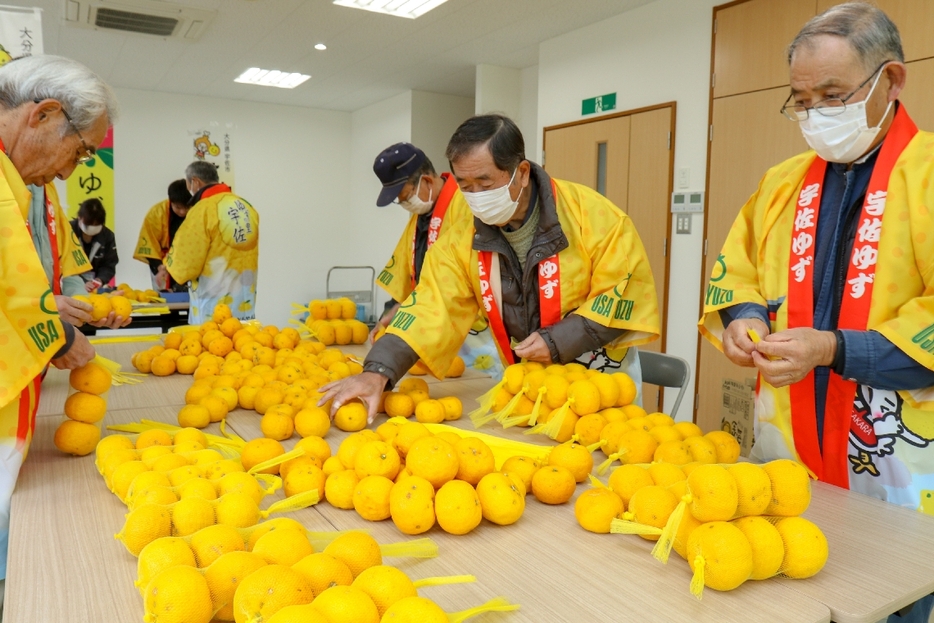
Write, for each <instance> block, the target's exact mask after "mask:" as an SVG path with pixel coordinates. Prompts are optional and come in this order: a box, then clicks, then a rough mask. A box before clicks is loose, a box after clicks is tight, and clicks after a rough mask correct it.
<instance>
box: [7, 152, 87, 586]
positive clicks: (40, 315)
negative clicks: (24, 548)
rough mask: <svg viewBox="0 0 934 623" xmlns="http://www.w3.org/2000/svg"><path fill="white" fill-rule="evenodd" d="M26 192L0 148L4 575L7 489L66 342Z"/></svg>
mask: <svg viewBox="0 0 934 623" xmlns="http://www.w3.org/2000/svg"><path fill="white" fill-rule="evenodd" d="M30 197H31V194H30V193H29V190H28V189H27V188H26V185H25V184H24V183H23V179H22V178H21V177H20V175H19V173H18V172H17V171H16V169H15V167H14V166H13V163H12V162H10V159H9V158H7V156H6V154H2V153H0V308H2V312H3V313H0V431H3V434H2V436H0V491H3V492H4V493H3V494H2V495H0V578H3V577H5V576H6V559H7V556H6V537H7V530H8V528H9V519H10V495H11V493H12V490H13V485H14V484H15V483H16V477H17V475H18V474H19V469H20V466H21V465H22V462H23V460H24V459H25V458H26V451H27V449H28V448H29V442H30V441H31V439H32V432H33V428H34V426H35V418H36V410H37V409H38V407H39V388H40V383H41V376H40V375H41V374H42V371H43V369H44V368H45V366H46V365H48V363H49V361H50V360H51V359H52V356H53V355H55V353H56V352H58V350H59V349H61V347H62V346H64V345H65V334H64V330H63V328H62V323H61V321H60V320H59V317H58V311H57V309H56V307H55V299H54V298H53V295H52V290H51V288H50V287H49V282H48V280H47V279H46V276H45V271H44V270H43V268H42V264H41V262H40V261H39V256H38V255H37V254H36V250H35V247H34V246H33V243H32V237H31V236H30V235H29V231H28V230H27V228H26V218H27V216H28V214H29V205H30ZM65 231H69V232H70V231H71V228H70V227H68V228H67V230H65ZM62 237H65V236H62Z"/></svg>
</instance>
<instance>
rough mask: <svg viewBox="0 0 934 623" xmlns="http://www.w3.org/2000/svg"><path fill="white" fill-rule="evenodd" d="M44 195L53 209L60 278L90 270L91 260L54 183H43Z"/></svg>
mask: <svg viewBox="0 0 934 623" xmlns="http://www.w3.org/2000/svg"><path fill="white" fill-rule="evenodd" d="M45 197H46V199H47V200H48V201H49V202H50V203H51V204H52V209H53V210H54V211H55V229H56V232H57V236H56V237H57V238H58V257H59V271H60V272H61V274H60V275H59V277H60V278H65V277H73V276H75V275H80V274H81V273H86V272H87V271H89V270H91V262H89V261H88V256H87V255H86V254H85V253H84V247H82V246H81V242H80V241H79V240H78V236H77V235H76V234H75V230H74V229H72V227H71V223H70V222H69V220H68V217H67V216H66V215H65V210H63V209H62V204H61V200H59V198H58V191H57V190H56V189H55V184H46V185H45Z"/></svg>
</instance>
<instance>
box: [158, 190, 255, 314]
mask: <svg viewBox="0 0 934 623" xmlns="http://www.w3.org/2000/svg"><path fill="white" fill-rule="evenodd" d="M208 191H209V192H205V193H204V194H203V195H202V197H201V200H200V201H199V202H198V203H197V204H196V205H195V206H194V207H193V208H191V210H190V211H189V212H188V216H187V217H185V222H184V223H183V224H182V226H181V227H179V228H178V232H177V233H176V234H175V239H174V240H173V241H172V248H171V249H169V254H168V255H167V256H166V258H165V267H166V270H168V271H169V274H170V275H171V276H172V279H174V280H175V281H176V282H177V283H185V282H187V281H191V288H190V290H191V308H190V310H189V312H188V313H189V323H191V324H201V323H202V322H205V321H207V320H210V319H211V315H212V314H213V312H214V306H215V305H217V304H218V303H224V304H226V305H229V306H230V311H231V312H232V313H233V315H234V317H235V318H239V319H240V320H252V319H253V318H255V317H256V275H257V270H258V268H259V214H258V213H257V212H256V210H255V209H254V208H253V206H251V205H250V204H249V203H248V202H247V201H246V200H245V199H242V198H241V197H238V196H237V195H235V194H233V193H232V192H230V189H229V188H228V187H227V186H225V185H224V184H218V185H216V186H212V187H211V188H209V189H208ZM210 191H213V192H210Z"/></svg>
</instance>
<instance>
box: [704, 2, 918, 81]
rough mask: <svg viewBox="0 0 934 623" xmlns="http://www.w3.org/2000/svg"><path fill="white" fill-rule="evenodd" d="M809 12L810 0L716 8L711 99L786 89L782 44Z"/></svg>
mask: <svg viewBox="0 0 934 623" xmlns="http://www.w3.org/2000/svg"><path fill="white" fill-rule="evenodd" d="M920 1H922V2H924V1H926V0H920ZM815 12H816V0H749V1H748V2H741V3H737V4H731V5H727V6H724V7H722V8H717V9H716V10H715V13H714V53H713V74H714V75H713V78H712V80H713V96H714V97H725V96H728V95H735V94H737V93H747V92H749V91H758V90H761V89H770V88H773V87H777V86H781V85H783V84H788V61H787V56H786V50H787V48H788V44H789V43H791V40H792V39H794V36H795V35H796V34H798V31H799V30H800V29H801V26H803V25H804V23H805V22H806V21H808V20H809V19H811V18H812V17H814V15H815Z"/></svg>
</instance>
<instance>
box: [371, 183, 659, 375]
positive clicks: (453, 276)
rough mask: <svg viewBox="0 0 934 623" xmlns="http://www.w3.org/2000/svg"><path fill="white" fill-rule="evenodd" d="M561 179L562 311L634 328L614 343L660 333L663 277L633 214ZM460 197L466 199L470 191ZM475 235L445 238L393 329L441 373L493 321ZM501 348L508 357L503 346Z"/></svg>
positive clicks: (466, 232)
mask: <svg viewBox="0 0 934 623" xmlns="http://www.w3.org/2000/svg"><path fill="white" fill-rule="evenodd" d="M553 181H554V183H555V187H556V189H557V197H556V201H557V213H558V219H559V221H560V223H561V229H562V231H563V232H564V235H565V236H566V237H567V239H568V247H567V248H566V249H564V250H563V251H561V252H560V253H559V254H558V259H559V262H560V266H561V292H560V295H561V316H562V317H564V316H565V315H566V314H568V313H575V314H580V315H582V316H584V317H585V318H588V319H590V320H592V321H594V322H596V323H598V324H601V325H603V326H608V327H614V328H618V329H625V330H627V333H625V334H624V335H623V336H622V337H621V338H620V339H619V340H618V341H617V343H614V344H613V346H615V347H619V348H625V347H629V346H636V345H638V344H644V343H647V342H651V341H652V340H655V339H657V338H658V336H659V334H660V320H659V314H658V298H657V297H656V294H655V281H654V279H653V277H652V270H651V268H650V266H649V261H648V258H647V257H646V255H645V249H644V248H643V246H642V241H641V240H640V239H639V235H638V233H637V232H636V229H635V227H634V226H633V224H632V221H631V220H630V219H629V217H628V216H626V214H625V213H623V212H622V211H621V210H619V209H618V208H616V207H615V206H613V205H612V204H611V203H610V202H608V201H607V200H606V199H605V198H604V197H603V196H601V195H599V194H598V193H597V192H595V191H593V190H591V189H589V188H587V187H585V186H581V185H579V184H574V183H572V182H565V181H561V180H553ZM455 201H464V199H463V195H458V196H457V197H456V198H455ZM454 208H455V206H451V209H454ZM458 209H461V208H458ZM463 209H469V208H466V206H464V208H463ZM473 234H474V228H473V226H472V225H471V226H469V227H463V228H457V229H452V230H450V231H448V232H445V233H444V234H443V235H442V236H441V237H440V238H439V239H438V241H437V242H436V243H435V245H434V246H433V247H432V249H431V253H429V254H428V255H427V257H426V259H425V264H424V265H423V266H422V273H421V279H420V281H419V283H418V287H416V289H415V291H414V292H412V294H411V295H410V296H409V297H408V298H407V299H406V300H405V301H404V302H403V303H402V305H401V307H400V310H399V312H397V313H396V316H395V318H394V319H393V322H392V323H391V324H390V326H389V329H388V330H387V333H391V334H394V335H397V336H398V337H400V338H401V339H402V340H404V341H405V342H406V343H407V344H408V345H409V346H410V347H411V348H412V349H413V350H414V351H415V352H416V353H418V355H419V357H420V358H421V360H422V361H423V362H424V363H425V364H426V365H427V366H428V368H429V369H430V370H431V372H432V374H434V375H435V376H437V377H439V378H443V377H444V375H445V373H446V372H447V369H448V366H449V365H450V363H451V361H452V360H453V358H454V356H455V355H456V354H457V350H458V348H459V347H460V345H461V343H462V342H463V341H464V337H465V336H466V335H467V332H468V331H469V330H470V327H471V325H472V324H473V323H474V321H475V319H476V317H477V314H478V313H479V314H480V315H481V316H483V317H484V318H485V319H487V320H489V319H488V317H487V314H486V311H485V309H484V305H483V299H482V295H481V292H480V275H479V255H478V253H477V251H476V250H474V249H473V248H472V243H473ZM546 260H547V258H546ZM543 261H544V260H543ZM619 312H621V313H619ZM497 351H498V352H499V355H500V358H501V359H502V360H503V361H504V362H505V361H507V360H506V358H505V356H504V355H503V353H502V350H501V349H500V348H499V346H498V345H497Z"/></svg>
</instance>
